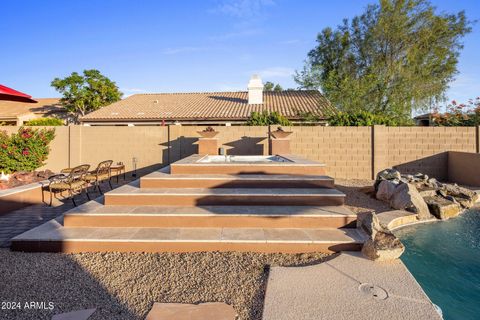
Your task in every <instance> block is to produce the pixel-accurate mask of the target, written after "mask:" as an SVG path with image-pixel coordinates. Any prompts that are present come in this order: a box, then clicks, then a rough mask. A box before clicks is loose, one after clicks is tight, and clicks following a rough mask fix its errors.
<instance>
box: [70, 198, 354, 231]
mask: <svg viewBox="0 0 480 320" xmlns="http://www.w3.org/2000/svg"><path fill="white" fill-rule="evenodd" d="M356 218H357V216H356V214H354V213H353V212H351V211H350V210H348V209H347V208H345V207H343V206H199V207H179V206H104V205H102V204H101V203H99V202H95V201H92V203H86V204H84V205H82V206H79V207H77V208H74V209H72V210H70V211H68V212H66V213H65V216H64V225H65V226H66V227H159V228H161V227H163V228H166V227H177V228H179V227H188V228H219V227H232V228H233V227H236V228H253V227H258V228H289V227H290V228H341V227H348V226H353V225H354V224H355V223H354V222H355V221H356Z"/></svg>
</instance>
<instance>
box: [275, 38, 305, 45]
mask: <svg viewBox="0 0 480 320" xmlns="http://www.w3.org/2000/svg"><path fill="white" fill-rule="evenodd" d="M300 42H301V41H300V40H299V39H291V40H285V41H280V42H279V44H285V45H290V44H297V43H300Z"/></svg>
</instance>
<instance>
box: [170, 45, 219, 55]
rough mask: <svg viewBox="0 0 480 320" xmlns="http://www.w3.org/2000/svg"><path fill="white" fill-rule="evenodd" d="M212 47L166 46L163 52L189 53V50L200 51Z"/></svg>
mask: <svg viewBox="0 0 480 320" xmlns="http://www.w3.org/2000/svg"><path fill="white" fill-rule="evenodd" d="M209 49H210V48H207V47H193V46H186V47H177V48H166V49H164V50H163V51H162V52H161V53H162V54H167V55H172V54H179V53H188V52H198V51H206V50H209Z"/></svg>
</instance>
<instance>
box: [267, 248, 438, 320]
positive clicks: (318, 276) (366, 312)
mask: <svg viewBox="0 0 480 320" xmlns="http://www.w3.org/2000/svg"><path fill="white" fill-rule="evenodd" d="M294 319H302V320H318V319H356V320H363V319H364V320H376V319H378V320H380V319H382V320H383V319H388V320H397V319H398V320H410V319H411V320H414V319H433V320H434V319H438V320H440V319H442V317H441V316H440V315H439V314H438V313H437V311H436V310H435V307H434V305H433V304H432V303H431V301H430V299H429V298H428V297H427V295H426V294H425V293H424V291H423V290H422V288H421V287H420V285H419V284H418V283H417V281H416V280H415V278H414V277H413V276H412V275H411V274H410V272H409V271H408V269H407V268H406V267H405V265H404V264H403V263H402V262H401V261H400V260H395V261H393V262H373V261H370V260H368V259H366V258H363V257H362V255H361V253H358V252H343V253H341V254H340V255H339V256H337V257H335V258H333V259H332V260H329V261H327V262H324V263H321V264H318V265H312V266H305V267H274V268H272V269H271V270H270V274H269V279H268V285H267V292H266V296H265V304H264V311H263V320H294Z"/></svg>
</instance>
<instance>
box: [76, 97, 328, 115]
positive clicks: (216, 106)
mask: <svg viewBox="0 0 480 320" xmlns="http://www.w3.org/2000/svg"><path fill="white" fill-rule="evenodd" d="M263 100H264V101H263V104H252V105H249V104H248V92H245V91H243V92H241V91H240V92H201V93H160V94H135V95H132V96H130V97H128V98H126V99H124V100H121V101H118V102H115V103H113V104H111V105H109V106H106V107H104V108H101V109H99V110H97V111H94V112H92V113H89V114H88V115H86V116H84V117H82V118H81V121H126V120H139V121H142V120H143V121H148V120H162V119H165V120H245V119H247V118H249V117H250V114H251V113H252V112H253V111H263V110H269V111H277V112H279V113H281V114H282V115H284V116H286V117H288V118H289V119H296V118H298V114H299V113H306V112H310V113H313V114H316V115H318V116H320V117H321V118H323V117H325V114H326V111H327V110H333V107H332V105H331V104H330V102H329V101H328V100H327V99H326V98H325V97H324V96H323V95H322V94H321V93H320V92H318V91H316V90H311V91H306V90H302V91H300V90H298V91H282V92H264V93H263Z"/></svg>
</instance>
